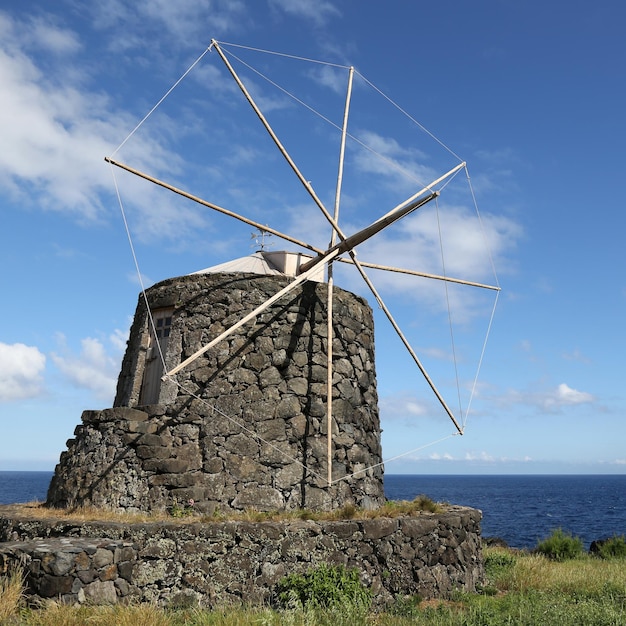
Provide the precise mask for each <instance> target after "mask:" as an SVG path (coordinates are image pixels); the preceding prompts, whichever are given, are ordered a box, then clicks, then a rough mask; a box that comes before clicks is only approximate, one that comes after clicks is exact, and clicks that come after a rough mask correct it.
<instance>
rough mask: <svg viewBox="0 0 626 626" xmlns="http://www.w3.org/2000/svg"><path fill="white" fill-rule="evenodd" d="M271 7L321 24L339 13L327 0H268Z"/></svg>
mask: <svg viewBox="0 0 626 626" xmlns="http://www.w3.org/2000/svg"><path fill="white" fill-rule="evenodd" d="M269 4H270V6H271V7H274V8H275V9H280V10H282V11H284V12H285V13H287V14H288V15H292V16H294V17H301V18H302V19H305V20H312V21H313V22H314V23H315V25H316V26H323V25H324V24H325V23H326V22H327V21H328V20H329V19H330V18H332V17H335V16H339V15H341V13H340V11H339V9H338V8H337V7H336V6H335V5H334V4H333V3H331V2H328V1H327V0H269Z"/></svg>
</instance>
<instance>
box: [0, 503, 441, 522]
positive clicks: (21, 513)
mask: <svg viewBox="0 0 626 626" xmlns="http://www.w3.org/2000/svg"><path fill="white" fill-rule="evenodd" d="M445 508H446V505H445V504H439V503H436V502H433V501H432V500H431V499H430V498H428V497H426V496H418V497H417V498H415V500H412V501H410V502H409V501H404V500H403V501H395V500H394V501H388V502H386V503H385V504H384V505H383V506H381V507H379V508H377V509H373V510H365V509H359V508H357V507H356V506H354V505H352V504H346V505H345V506H343V507H341V508H339V509H336V510H334V511H310V510H308V509H295V510H293V511H271V512H265V511H257V510H254V509H249V510H246V511H242V512H241V513H233V512H228V513H220V512H216V513H215V514H213V515H203V514H200V513H195V512H193V511H192V512H191V513H190V514H188V515H184V516H181V517H172V516H171V515H169V514H168V513H166V512H163V513H124V512H118V511H111V510H107V509H99V508H95V507H77V508H74V509H54V508H48V507H46V506H45V505H44V504H43V503H41V502H28V503H26V504H13V505H10V506H9V507H4V511H5V512H6V513H8V514H10V515H14V516H17V517H23V518H30V519H38V520H60V521H71V522H115V523H124V524H141V523H150V522H168V523H176V524H189V523H194V522H205V523H206V522H225V521H244V522H280V521H294V520H314V521H332V520H347V519H375V518H378V517H400V516H410V515H416V514H419V513H423V512H429V513H441V512H443V511H444V510H445Z"/></svg>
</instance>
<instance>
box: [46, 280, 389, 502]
mask: <svg viewBox="0 0 626 626" xmlns="http://www.w3.org/2000/svg"><path fill="white" fill-rule="evenodd" d="M290 280H291V279H289V278H287V277H282V276H258V275H251V274H203V275H190V276H183V277H179V278H173V279H169V280H166V281H163V282H161V283H159V284H157V285H155V286H153V287H151V288H150V289H149V290H148V291H147V299H148V302H149V306H150V309H151V310H152V311H153V313H154V312H158V311H169V313H167V314H168V315H170V316H171V321H172V324H171V329H170V332H169V336H168V338H167V342H166V346H165V344H163V346H165V347H164V350H163V351H164V357H165V363H166V367H167V369H168V370H169V369H171V368H172V367H174V366H176V365H178V364H179V363H180V362H181V361H183V360H185V359H186V358H188V357H189V356H191V355H192V354H193V353H194V352H196V351H197V350H198V349H199V348H201V347H202V346H204V345H206V344H207V343H208V342H209V341H210V340H211V339H213V338H214V337H216V336H217V335H218V334H219V333H221V332H222V331H223V330H224V329H225V328H228V327H229V326H231V325H232V324H234V323H235V322H237V321H238V320H239V319H241V318H242V317H243V316H244V315H245V314H247V313H248V312H249V311H251V310H253V309H254V308H255V307H256V306H257V305H259V304H261V303H263V302H265V301H266V300H267V299H268V298H269V297H270V296H272V295H274V294H275V293H276V292H278V291H279V290H280V289H281V288H283V287H284V286H285V285H287V284H289V282H290ZM326 299H327V285H326V284H323V283H313V282H305V283H303V284H302V285H300V286H298V287H297V288H296V289H295V290H294V291H293V292H291V293H289V294H288V295H286V296H284V297H283V298H282V299H280V300H278V301H277V302H276V303H275V304H274V305H272V306H271V307H270V308H268V309H267V310H266V311H265V312H263V313H261V314H259V315H258V316H257V317H256V318H255V319H254V320H253V321H250V322H249V323H248V324H246V325H245V326H243V327H242V328H240V329H239V330H237V331H236V332H235V333H233V334H232V335H231V336H230V337H228V338H227V339H225V340H224V341H222V342H221V343H220V344H218V345H217V346H215V347H214V348H213V349H211V350H209V351H208V352H205V353H204V354H203V355H202V356H201V357H199V358H198V359H197V360H195V361H193V362H192V363H191V364H190V365H188V366H187V367H186V368H184V369H183V370H181V371H180V372H179V373H178V374H176V375H175V377H174V379H166V380H165V382H163V383H160V387H159V386H158V387H157V394H156V395H154V398H155V403H153V404H148V405H145V404H144V405H142V404H141V402H142V398H143V399H144V400H145V398H146V394H145V393H144V391H145V388H142V387H143V386H145V385H146V383H145V376H144V374H146V368H148V367H149V366H148V365H146V363H149V362H150V359H152V361H154V358H155V349H156V348H155V346H154V345H153V344H152V345H151V343H150V342H151V337H150V327H149V323H148V317H149V316H148V315H147V309H146V305H145V301H144V298H143V296H142V297H140V299H139V304H138V307H137V312H136V314H135V318H134V323H133V326H132V328H131V334H130V339H129V342H128V347H127V350H126V355H125V357H124V361H123V364H122V370H121V373H120V377H119V380H118V387H117V396H116V399H115V403H114V407H113V408H110V409H105V410H101V411H85V412H84V413H83V415H82V424H81V425H79V426H77V428H76V430H75V432H74V438H73V439H70V440H69V441H68V444H67V450H66V451H64V452H63V453H62V454H61V459H60V462H59V464H58V465H57V467H56V471H55V475H54V478H53V480H52V483H51V485H50V489H49V491H48V498H47V503H48V505H50V506H54V507H75V506H84V505H92V506H96V507H104V508H109V509H119V510H122V509H123V510H142V511H151V510H164V509H167V508H170V507H172V506H175V505H176V504H177V503H178V505H184V504H185V503H187V502H188V501H189V500H194V506H195V508H196V509H197V510H201V511H204V512H208V513H210V512H212V511H213V510H214V509H216V508H219V509H220V510H229V509H244V508H256V509H259V510H273V509H294V508H299V507H302V508H311V509H333V508H336V507H338V506H342V505H344V504H348V503H350V504H355V505H357V506H359V507H363V508H372V507H376V506H378V505H380V504H382V502H383V501H384V492H383V480H382V479H383V468H382V464H381V461H382V457H381V446H380V423H379V416H378V400H377V391H376V376H375V367H374V337H373V319H372V312H371V309H370V308H369V306H368V305H367V303H366V302H365V301H364V300H362V299H361V298H359V297H357V296H355V295H354V294H351V293H349V292H346V291H343V290H341V289H337V288H335V289H334V291H333V311H334V315H333V320H334V321H333V326H334V338H333V360H334V367H333V386H332V394H333V420H332V425H331V428H332V433H333V455H332V458H333V460H332V475H333V481H336V480H337V479H341V478H342V477H349V478H346V479H345V480H340V481H339V482H334V484H332V485H331V486H330V487H329V486H328V484H327V480H326V477H327V422H326V417H325V414H326V408H325V407H326V402H327V389H326V378H327V354H326V350H327V344H328V337H327V335H328V332H327V320H326ZM163 346H162V347H163ZM146 376H147V374H146ZM154 380H157V381H159V380H160V377H157V378H156V379H154ZM157 384H158V383H157ZM366 468H367V469H366ZM361 470H362V471H361ZM355 472H356V474H355ZM353 474H354V475H353Z"/></svg>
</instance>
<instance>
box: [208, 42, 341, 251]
mask: <svg viewBox="0 0 626 626" xmlns="http://www.w3.org/2000/svg"><path fill="white" fill-rule="evenodd" d="M211 44H212V45H213V47H214V48H215V50H216V52H217V53H218V54H219V55H220V58H221V59H222V61H223V62H224V65H225V66H226V68H227V69H228V71H229V72H230V73H231V76H232V77H233V78H234V80H235V82H236V83H237V85H238V86H239V89H241V92H242V93H243V95H244V96H245V98H246V100H247V101H248V103H249V104H250V106H251V107H252V108H253V110H254V112H255V113H256V115H257V117H258V118H259V120H260V121H261V124H263V126H264V127H265V130H266V131H267V132H268V133H269V136H270V137H271V138H272V141H273V142H274V143H275V144H276V147H277V148H278V150H279V151H280V153H281V154H282V155H283V157H284V158H285V160H286V161H287V163H288V164H289V167H291V169H292V170H293V172H294V174H295V175H296V176H297V177H298V180H299V181H300V182H301V183H302V185H303V186H304V188H305V189H306V190H307V192H308V193H309V195H310V196H311V198H312V199H313V202H315V204H317V206H318V208H319V209H320V210H321V211H322V213H323V214H324V217H325V218H326V219H327V220H328V223H329V224H330V225H331V226H332V227H333V229H334V230H335V231H336V232H337V234H338V235H339V237H340V238H341V239H345V238H346V236H345V235H344V234H343V233H342V232H341V229H340V228H339V225H338V224H337V222H336V221H335V220H334V219H333V218H332V216H331V215H330V213H329V212H328V209H326V207H325V206H324V204H323V203H322V201H321V200H320V199H319V197H318V196H317V194H316V193H315V191H314V189H313V187H312V186H311V183H310V182H309V181H308V180H307V179H306V178H305V177H304V176H303V174H302V172H301V171H300V170H299V169H298V166H297V165H296V164H295V162H294V160H293V159H292V158H291V156H290V155H289V153H288V152H287V150H286V149H285V147H284V146H283V144H282V143H281V142H280V139H278V137H277V135H276V133H275V132H274V130H273V129H272V127H271V126H270V124H269V122H268V121H267V120H266V119H265V116H264V115H263V113H262V112H261V109H259V107H258V106H257V104H256V102H255V101H254V99H253V98H252V96H251V95H250V93H249V92H248V90H247V89H246V86H245V85H244V84H243V82H242V81H241V79H240V78H239V76H238V75H237V72H235V70H234V68H233V66H232V65H231V64H230V62H229V61H228V59H227V58H226V55H225V54H224V52H223V51H222V49H221V48H220V45H219V43H218V42H217V41H215V39H212V40H211Z"/></svg>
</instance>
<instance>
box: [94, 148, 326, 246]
mask: <svg viewBox="0 0 626 626" xmlns="http://www.w3.org/2000/svg"><path fill="white" fill-rule="evenodd" d="M104 160H105V161H106V162H107V163H110V164H111V165H115V166H116V167H119V168H120V169H123V170H126V171H127V172H130V173H131V174H134V175H135V176H139V177H140V178H143V179H144V180H147V181H148V182H151V183H154V184H155V185H158V186H159V187H163V188H164V189H167V190H168V191H172V192H173V193H176V194H178V195H179V196H182V197H183V198H187V199H188V200H192V201H193V202H197V203H198V204H201V205H202V206H205V207H207V208H209V209H213V210H214V211H217V212H218V213H223V214H224V215H228V216H229V217H234V218H235V219H237V220H239V221H240V222H243V223H244V224H249V225H250V226H254V227H255V228H258V229H259V230H261V231H265V232H266V233H270V234H272V235H276V237H280V238H281V239H284V240H285V241H289V242H290V243H294V244H296V245H297V246H302V247H303V248H306V249H307V250H311V251H312V252H315V253H317V254H322V253H323V250H321V249H320V248H316V247H315V246H312V245H310V244H308V243H305V242H304V241H300V240H299V239H296V238H295V237H291V236H290V235H286V234H285V233H281V232H280V231H278V230H276V229H275V228H270V227H269V226H267V225H266V224H261V223H260V222H255V221H254V220H251V219H250V218H248V217H244V216H243V215H239V213H235V212H234V211H230V210H228V209H225V208H224V207H221V206H219V205H217V204H213V203H212V202H208V201H207V200H203V199H202V198H199V197H198V196H194V195H192V194H190V193H187V192H186V191H183V190H182V189H179V188H178V187H174V186H173V185H170V184H168V183H166V182H163V181H162V180H159V179H158V178H154V177H153V176H150V175H148V174H145V173H144V172H141V171H139V170H136V169H135V168H133V167H130V166H129V165H125V164H124V163H120V162H119V161H114V160H113V159H111V158H110V157H104Z"/></svg>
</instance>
